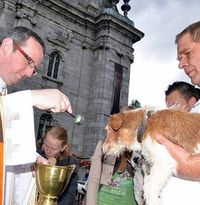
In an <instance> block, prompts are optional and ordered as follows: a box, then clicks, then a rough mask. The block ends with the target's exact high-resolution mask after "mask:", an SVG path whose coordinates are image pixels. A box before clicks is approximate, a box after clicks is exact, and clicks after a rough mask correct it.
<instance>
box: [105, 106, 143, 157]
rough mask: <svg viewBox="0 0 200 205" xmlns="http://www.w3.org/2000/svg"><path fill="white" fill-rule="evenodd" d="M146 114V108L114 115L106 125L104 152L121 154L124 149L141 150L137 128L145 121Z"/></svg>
mask: <svg viewBox="0 0 200 205" xmlns="http://www.w3.org/2000/svg"><path fill="white" fill-rule="evenodd" d="M144 114H145V110H144V109H135V110H129V111H123V112H120V113H118V114H114V115H112V116H111V117H110V118H109V120H108V124H107V126H106V130H107V136H106V139H105V142H104V144H103V151H104V153H107V154H114V155H119V154H120V153H122V152H123V151H124V150H133V151H135V150H140V148H141V146H140V144H139V143H138V141H137V130H138V127H139V126H140V124H141V122H142V121H143V117H144Z"/></svg>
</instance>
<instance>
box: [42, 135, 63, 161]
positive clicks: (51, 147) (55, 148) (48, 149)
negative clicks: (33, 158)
mask: <svg viewBox="0 0 200 205" xmlns="http://www.w3.org/2000/svg"><path fill="white" fill-rule="evenodd" d="M42 148H43V150H44V152H45V155H46V157H47V158H48V159H49V158H57V157H59V155H60V153H61V152H62V151H63V149H65V147H64V146H63V144H62V141H61V140H59V139H57V138H55V137H54V136H52V135H51V134H47V136H46V137H45V139H44V143H43V145H42Z"/></svg>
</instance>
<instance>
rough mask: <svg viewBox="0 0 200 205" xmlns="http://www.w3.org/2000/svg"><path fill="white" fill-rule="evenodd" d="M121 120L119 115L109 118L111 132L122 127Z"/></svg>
mask: <svg viewBox="0 0 200 205" xmlns="http://www.w3.org/2000/svg"><path fill="white" fill-rule="evenodd" d="M122 123H123V119H122V116H121V115H120V114H115V115H112V116H111V117H110V122H109V124H110V126H111V128H112V129H113V130H115V131H117V130H119V128H120V127H121V126H122Z"/></svg>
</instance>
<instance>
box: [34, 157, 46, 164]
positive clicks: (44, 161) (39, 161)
mask: <svg viewBox="0 0 200 205" xmlns="http://www.w3.org/2000/svg"><path fill="white" fill-rule="evenodd" d="M36 162H37V163H40V164H49V161H48V160H47V159H45V158H44V157H42V156H41V155H39V156H37V160H36Z"/></svg>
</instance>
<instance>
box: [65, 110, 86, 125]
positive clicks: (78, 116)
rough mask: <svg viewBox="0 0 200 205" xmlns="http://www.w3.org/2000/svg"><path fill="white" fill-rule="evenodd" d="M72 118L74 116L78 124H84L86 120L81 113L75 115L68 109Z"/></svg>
mask: <svg viewBox="0 0 200 205" xmlns="http://www.w3.org/2000/svg"><path fill="white" fill-rule="evenodd" d="M66 112H67V113H68V114H69V115H70V116H71V117H72V118H74V123H75V124H76V125H83V123H84V122H85V119H84V117H83V116H81V115H74V114H72V113H69V112H68V111H66Z"/></svg>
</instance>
